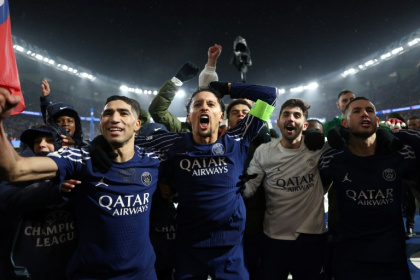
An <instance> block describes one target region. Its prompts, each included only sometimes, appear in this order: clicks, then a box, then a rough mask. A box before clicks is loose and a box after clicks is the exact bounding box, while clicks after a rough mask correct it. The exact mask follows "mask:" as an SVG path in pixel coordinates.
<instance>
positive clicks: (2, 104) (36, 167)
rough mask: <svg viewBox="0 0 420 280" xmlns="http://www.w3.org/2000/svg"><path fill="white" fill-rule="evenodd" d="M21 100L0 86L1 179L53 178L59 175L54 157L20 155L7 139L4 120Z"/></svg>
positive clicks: (14, 180)
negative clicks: (24, 156) (25, 156)
mask: <svg viewBox="0 0 420 280" xmlns="http://www.w3.org/2000/svg"><path fill="white" fill-rule="evenodd" d="M19 102H20V97H18V96H14V95H11V94H10V92H9V91H8V90H7V89H5V88H0V147H1V149H0V179H4V180H7V181H12V182H18V181H30V180H38V179H48V178H53V177H55V176H56V175H57V171H58V167H57V165H56V163H55V162H54V161H53V160H52V159H50V158H46V157H36V158H35V157H29V158H23V157H20V156H19V155H18V154H17V153H16V151H15V149H14V148H13V146H12V144H11V143H10V142H9V141H8V139H7V134H6V132H5V130H4V125H3V121H4V120H5V119H6V118H7V117H9V116H10V113H11V112H12V111H13V109H14V108H15V107H16V106H17V105H18V104H19Z"/></svg>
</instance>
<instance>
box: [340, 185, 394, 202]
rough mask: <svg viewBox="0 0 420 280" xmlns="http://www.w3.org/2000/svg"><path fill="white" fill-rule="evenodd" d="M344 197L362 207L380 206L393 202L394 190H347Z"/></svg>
mask: <svg viewBox="0 0 420 280" xmlns="http://www.w3.org/2000/svg"><path fill="white" fill-rule="evenodd" d="M346 196H347V197H348V198H350V199H351V200H353V201H354V202H355V203H356V204H357V205H362V206H380V205H388V204H391V203H392V202H394V190H393V189H392V188H388V189H385V190H380V189H373V190H347V191H346Z"/></svg>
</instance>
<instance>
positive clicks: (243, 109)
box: [228, 104, 249, 127]
mask: <svg viewBox="0 0 420 280" xmlns="http://www.w3.org/2000/svg"><path fill="white" fill-rule="evenodd" d="M248 113H249V107H248V106H246V105H244V104H238V105H235V106H233V107H232V108H231V109H230V112H229V119H228V125H229V127H232V126H235V125H237V124H238V123H239V122H240V121H241V120H242V119H243V118H245V116H246V115H247V114H248Z"/></svg>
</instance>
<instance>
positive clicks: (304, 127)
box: [302, 122, 309, 131]
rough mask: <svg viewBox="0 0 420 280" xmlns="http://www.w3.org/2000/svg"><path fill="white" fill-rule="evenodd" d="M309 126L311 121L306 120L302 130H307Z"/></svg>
mask: <svg viewBox="0 0 420 280" xmlns="http://www.w3.org/2000/svg"><path fill="white" fill-rule="evenodd" d="M308 126H309V123H308V122H305V123H304V124H303V128H302V131H305V130H306V129H307V128H308Z"/></svg>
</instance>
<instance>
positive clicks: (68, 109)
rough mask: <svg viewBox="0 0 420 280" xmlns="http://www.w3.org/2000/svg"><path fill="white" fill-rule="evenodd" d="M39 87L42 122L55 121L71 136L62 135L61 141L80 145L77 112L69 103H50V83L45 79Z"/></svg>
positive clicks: (79, 123) (81, 139)
mask: <svg viewBox="0 0 420 280" xmlns="http://www.w3.org/2000/svg"><path fill="white" fill-rule="evenodd" d="M41 88H42V95H41V97H40V101H41V113H42V118H43V119H44V122H45V123H46V124H53V123H55V124H57V125H59V126H61V127H63V128H64V129H65V130H66V131H67V133H68V134H69V135H70V137H71V138H70V137H68V136H67V137H66V136H63V141H64V142H65V143H67V144H68V145H69V146H71V145H76V146H79V147H80V146H82V145H83V141H84V139H83V130H82V122H81V119H80V117H79V113H77V111H76V110H75V109H74V107H73V106H72V105H70V104H67V103H63V102H59V103H54V104H53V103H52V97H51V94H50V93H51V90H50V85H49V84H48V81H47V80H43V81H42V85H41Z"/></svg>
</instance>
